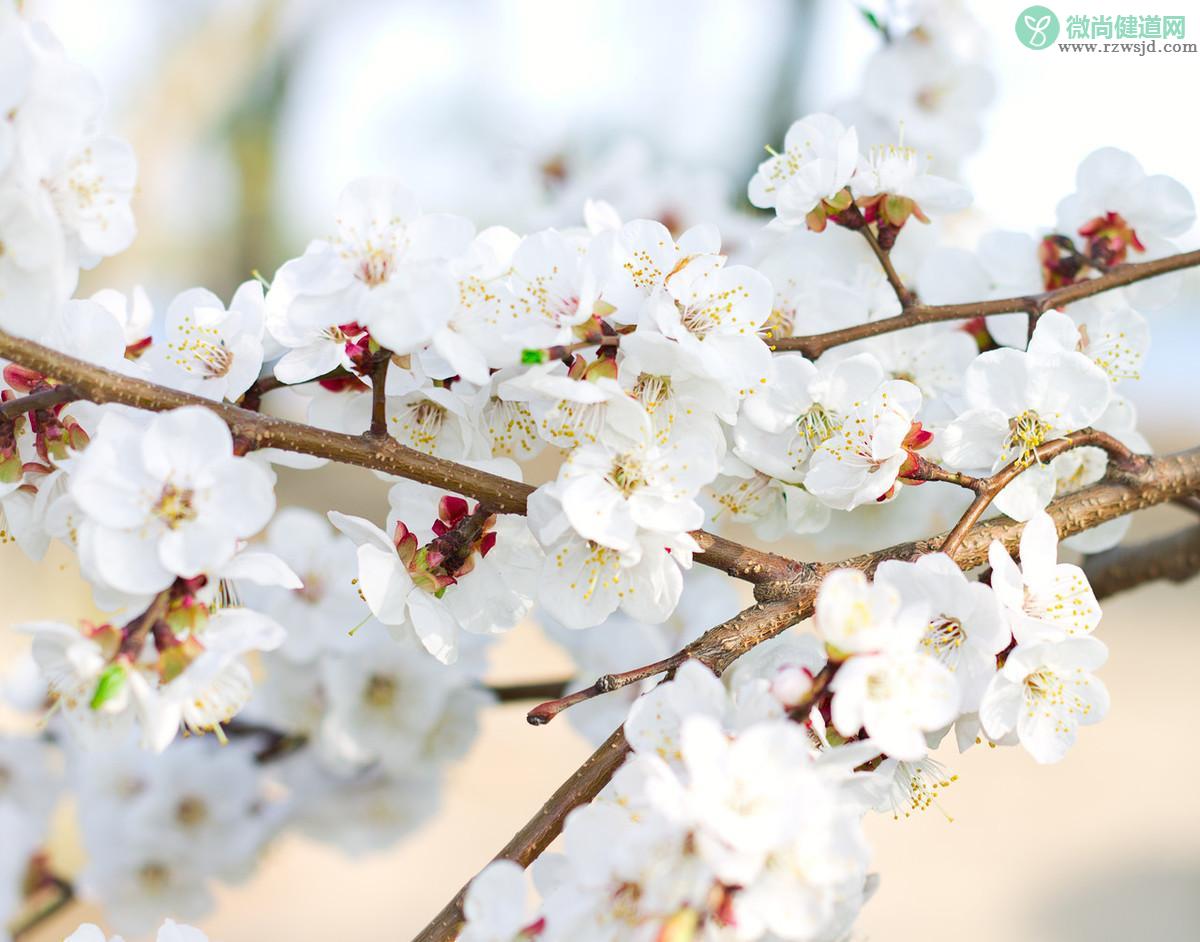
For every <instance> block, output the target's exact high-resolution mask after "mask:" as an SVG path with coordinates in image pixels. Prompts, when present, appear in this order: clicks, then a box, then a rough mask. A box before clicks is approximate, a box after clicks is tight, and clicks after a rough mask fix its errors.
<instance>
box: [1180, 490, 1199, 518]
mask: <svg viewBox="0 0 1200 942" xmlns="http://www.w3.org/2000/svg"><path fill="white" fill-rule="evenodd" d="M1175 503H1176V504H1178V505H1179V506H1180V507H1183V508H1184V509H1185V510H1190V511H1191V512H1192V513H1194V514H1200V497H1197V496H1196V495H1194V494H1191V495H1189V496H1187V497H1177V498H1176V499H1175Z"/></svg>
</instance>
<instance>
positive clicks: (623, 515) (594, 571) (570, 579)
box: [529, 401, 717, 628]
mask: <svg viewBox="0 0 1200 942" xmlns="http://www.w3.org/2000/svg"><path fill="white" fill-rule="evenodd" d="M623 406H624V408H622V409H620V410H617V413H618V415H619V417H620V422H621V426H620V428H610V431H609V433H608V435H607V436H606V438H605V439H602V440H601V441H600V442H598V443H596V444H589V445H581V446H580V447H578V448H576V449H575V450H574V451H573V452H571V454H570V455H569V456H568V457H567V460H566V461H565V462H564V463H563V465H562V467H561V468H560V469H559V474H558V478H557V479H556V480H555V481H553V482H551V483H550V484H547V485H543V486H542V487H540V488H538V490H537V491H536V492H535V493H534V495H533V496H532V497H531V498H530V507H529V520H530V528H531V529H532V530H533V532H534V535H535V536H536V537H537V538H538V541H539V542H540V543H541V544H542V546H543V547H545V549H546V563H545V567H544V569H543V579H542V585H541V600H542V604H543V605H545V606H546V608H547V610H548V611H549V612H550V614H551V615H553V616H554V617H555V618H557V619H558V620H559V621H561V622H562V623H563V624H564V625H566V626H568V627H575V628H582V627H587V626H589V625H594V624H599V623H600V622H601V621H603V620H604V618H605V617H607V616H608V615H609V614H610V613H611V612H612V611H614V610H615V609H616V608H617V606H618V605H620V607H621V608H622V609H623V610H624V611H625V613H626V614H628V615H630V616H631V617H633V618H637V619H639V620H641V621H645V622H648V623H651V624H656V623H658V622H661V621H662V620H663V619H665V618H667V617H668V616H669V615H670V614H671V612H672V611H673V610H674V608H675V604H676V602H677V601H678V599H679V592H680V590H681V588H682V576H681V574H680V572H679V567H680V566H683V567H685V568H687V567H690V565H691V554H692V553H693V552H695V551H696V549H697V548H698V547H697V545H696V542H695V540H693V539H692V537H691V536H690V535H689V532H688V531H690V530H694V529H696V528H697V527H699V526H700V525H701V524H702V523H703V521H704V510H703V508H701V506H700V505H699V504H698V503H697V502H696V495H697V494H698V493H699V490H700V488H701V487H703V486H704V485H705V484H707V483H708V482H709V481H711V480H712V479H713V478H715V477H716V474H717V457H716V454H715V452H714V450H713V448H712V445H711V442H709V441H706V440H704V439H702V438H678V439H676V440H674V441H672V442H670V443H668V444H667V445H666V446H659V445H658V444H657V442H656V441H655V436H654V431H653V428H652V426H651V423H650V419H649V416H647V415H646V413H645V411H644V410H642V409H640V407H638V406H637V405H636V404H635V403H632V404H631V403H630V402H629V401H626V402H625V403H623ZM634 420H636V421H634Z"/></svg>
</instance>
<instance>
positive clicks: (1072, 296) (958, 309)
mask: <svg viewBox="0 0 1200 942" xmlns="http://www.w3.org/2000/svg"><path fill="white" fill-rule="evenodd" d="M1197 265H1200V250H1197V251H1193V252H1182V253H1180V254H1179V255H1168V256H1167V257H1166V258H1156V259H1152V260H1151V261H1148V262H1134V263H1130V264H1126V265H1116V266H1114V267H1113V268H1110V269H1109V270H1108V271H1107V272H1106V273H1105V274H1103V275H1100V276H1099V277H1098V278H1091V279H1088V280H1086V281H1077V282H1074V283H1073V284H1069V285H1063V287H1061V288H1055V289H1054V290H1053V291H1045V292H1043V293H1041V294H1029V295H1022V296H1020V297H1014V298H998V299H995V300H992V301H972V302H969V303H966V304H914V305H912V306H911V307H909V308H908V309H907V310H905V311H904V313H902V314H898V315H896V316H895V317H885V318H882V319H881V320H877V321H870V322H868V323H866V324H856V325H855V326H853V327H844V328H842V329H841V330H831V331H829V332H828V333H824V334H809V335H807V336H803V337H781V338H779V339H778V340H775V341H773V342H772V343H771V348H772V349H773V350H777V351H783V350H799V351H800V352H801V353H803V354H804V355H805V356H806V357H808V358H809V359H816V358H817V357H818V356H820V355H821V354H822V353H824V352H825V351H826V350H828V349H829V348H830V347H836V346H840V345H841V344H845V343H852V342H854V341H855V340H862V339H864V338H866V337H877V336H879V335H880V334H887V333H891V332H892V331H896V330H905V329H906V328H909V327H917V326H919V325H921V324H937V323H941V322H943V321H960V320H971V319H972V318H976V317H988V316H990V315H992V314H1033V315H1035V316H1036V315H1039V314H1044V313H1045V312H1046V311H1049V310H1053V309H1054V308H1058V307H1062V306H1063V305H1064V304H1070V303H1071V302H1073V301H1081V300H1083V299H1084V298H1090V297H1092V296H1094V295H1097V294H1103V293H1104V292H1105V291H1111V290H1113V289H1114V288H1122V287H1124V286H1125V285H1131V284H1134V283H1135V282H1138V281H1145V280H1146V279H1147V278H1155V277H1157V276H1158V275H1165V274H1167V273H1168V272H1173V271H1179V270H1181V269H1184V268H1194V267H1196V266H1197Z"/></svg>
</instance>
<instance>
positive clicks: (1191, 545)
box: [1083, 524, 1200, 598]
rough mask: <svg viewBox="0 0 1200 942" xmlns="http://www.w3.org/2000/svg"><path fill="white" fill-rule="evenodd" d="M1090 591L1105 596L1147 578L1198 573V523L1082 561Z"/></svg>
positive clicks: (1173, 578)
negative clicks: (1090, 587)
mask: <svg viewBox="0 0 1200 942" xmlns="http://www.w3.org/2000/svg"><path fill="white" fill-rule="evenodd" d="M1083 571H1084V572H1085V573H1087V577H1088V581H1089V582H1090V583H1091V584H1092V591H1093V592H1095V593H1096V597H1097V598H1105V597H1106V596H1109V595H1115V594H1116V593H1118V592H1124V591H1125V590H1126V589H1132V588H1134V587H1136V586H1139V585H1142V584H1144V583H1147V582H1155V581H1157V580H1159V579H1165V580H1167V581H1169V582H1186V581H1187V580H1188V579H1191V578H1193V577H1194V576H1196V575H1197V574H1198V573H1200V524H1193V525H1192V526H1190V527H1187V528H1186V529H1184V530H1180V531H1178V532H1177V533H1172V534H1171V535H1170V536H1164V537H1159V538H1158V539H1156V540H1148V541H1146V542H1144V543H1137V544H1134V545H1132V546H1114V547H1113V548H1112V549H1110V550H1105V551H1104V552H1103V553H1096V554H1095V555H1093V556H1088V557H1086V558H1085V559H1084V561H1083Z"/></svg>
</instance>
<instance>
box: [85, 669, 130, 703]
mask: <svg viewBox="0 0 1200 942" xmlns="http://www.w3.org/2000/svg"><path fill="white" fill-rule="evenodd" d="M124 687H125V668H124V667H123V666H122V665H120V664H109V665H108V667H106V668H104V672H103V673H102V674H101V675H100V679H99V680H98V681H96V692H95V693H94V694H92V702H91V703H90V704H89V706H91V708H92V709H93V710H99V709H100V708H101V707H102V706H104V704H106V703H108V701H109V700H111V699H112V698H113V697H115V696H116V695H117V694H119V693H120V692H121V691H122V690H123V689H124Z"/></svg>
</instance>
